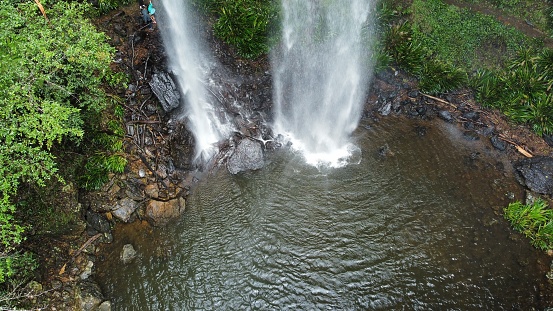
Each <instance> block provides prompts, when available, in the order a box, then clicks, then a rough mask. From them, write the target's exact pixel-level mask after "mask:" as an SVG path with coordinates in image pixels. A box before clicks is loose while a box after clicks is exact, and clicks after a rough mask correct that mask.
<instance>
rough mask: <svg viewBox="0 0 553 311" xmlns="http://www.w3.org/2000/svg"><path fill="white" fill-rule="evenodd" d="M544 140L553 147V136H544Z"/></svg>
mask: <svg viewBox="0 0 553 311" xmlns="http://www.w3.org/2000/svg"><path fill="white" fill-rule="evenodd" d="M542 137H543V140H544V141H545V143H547V144H548V145H549V146H551V147H553V135H546V134H543V136H542Z"/></svg>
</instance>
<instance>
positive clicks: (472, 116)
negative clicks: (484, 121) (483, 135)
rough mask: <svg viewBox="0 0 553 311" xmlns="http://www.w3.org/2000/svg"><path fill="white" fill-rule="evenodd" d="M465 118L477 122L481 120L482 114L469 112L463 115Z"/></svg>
mask: <svg viewBox="0 0 553 311" xmlns="http://www.w3.org/2000/svg"><path fill="white" fill-rule="evenodd" d="M463 118H465V119H468V120H472V121H476V120H478V119H480V114H479V113H478V112H476V111H468V112H465V113H463Z"/></svg>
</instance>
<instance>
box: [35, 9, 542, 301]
mask: <svg viewBox="0 0 553 311" xmlns="http://www.w3.org/2000/svg"><path fill="white" fill-rule="evenodd" d="M96 23H97V26H98V27H99V28H100V29H102V30H103V31H105V32H106V33H107V34H108V36H109V37H111V44H112V45H113V46H115V47H116V48H117V51H118V52H117V57H116V59H115V60H114V63H113V66H114V69H115V70H118V71H123V72H126V73H127V74H129V76H130V77H131V81H130V84H129V87H128V89H127V90H126V91H125V93H124V94H120V95H121V97H124V98H125V104H124V106H125V109H126V116H125V121H126V129H127V136H126V139H125V146H126V147H125V148H126V152H127V155H128V157H127V158H128V166H127V168H126V170H125V172H124V173H123V174H121V175H117V176H111V180H110V182H109V183H108V184H106V185H105V187H104V188H103V189H102V190H101V191H97V192H90V193H86V194H84V195H82V196H81V197H80V198H79V202H80V204H81V206H82V209H83V210H84V211H83V216H84V219H85V221H86V229H85V230H84V232H83V234H81V236H80V237H79V238H78V239H76V240H75V241H73V244H72V245H71V246H70V249H69V250H68V251H67V258H66V260H65V262H59V261H58V262H52V263H51V265H52V266H51V267H49V269H48V271H49V272H48V274H49V276H48V277H46V281H45V282H43V283H44V284H42V285H41V289H42V288H44V289H45V290H46V293H45V294H43V295H42V296H41V297H39V299H38V302H37V303H40V302H42V303H47V304H48V306H49V309H50V310H67V308H68V306H69V307H70V308H71V309H73V310H103V311H105V310H111V304H110V302H109V301H106V300H105V298H104V296H103V295H102V292H101V290H100V288H99V286H98V285H97V284H96V283H95V282H94V281H93V276H94V274H95V273H97V271H95V262H96V260H97V259H98V257H99V256H102V245H103V243H110V242H112V241H113V234H112V232H113V231H112V230H113V227H114V226H120V225H124V224H129V223H133V222H141V224H144V225H143V227H144V230H147V228H148V227H151V226H163V225H165V224H166V223H167V222H168V221H170V220H171V219H175V218H178V217H179V216H180V215H181V214H182V213H183V211H184V210H185V208H186V197H187V195H188V194H189V193H190V190H191V188H192V187H193V186H194V184H195V183H196V182H197V181H198V180H199V179H201V178H202V176H203V174H206V173H209V171H210V170H212V169H221V168H225V169H228V170H229V171H230V172H231V173H238V172H240V171H242V170H247V169H257V168H260V165H261V164H260V162H262V160H263V152H267V151H270V150H271V149H273V148H277V147H278V145H277V144H276V143H274V142H273V143H271V142H270V143H268V144H265V143H261V142H262V141H272V138H273V137H272V133H271V131H270V129H269V128H267V126H266V125H265V124H266V121H268V120H270V119H271V108H272V98H271V96H272V95H271V88H272V81H271V76H270V71H269V61H268V59H267V58H266V57H263V58H260V59H258V60H242V59H240V58H237V57H236V56H235V53H233V52H232V49H231V48H230V47H228V46H226V45H225V44H224V43H221V42H220V41H218V40H217V39H215V38H214V37H213V36H212V34H210V33H206V34H204V36H205V37H206V38H207V41H208V42H210V44H211V46H212V49H213V52H214V53H215V56H216V58H217V60H218V61H219V62H220V64H221V70H220V71H218V72H216V73H213V79H214V83H215V84H216V85H219V86H220V89H217V92H214V93H213V94H212V95H213V98H214V100H217V101H219V103H220V104H221V105H222V106H224V109H225V110H226V111H230V112H232V113H235V118H234V120H233V121H234V123H235V125H236V128H237V129H239V130H238V131H236V133H235V134H234V136H233V137H231V138H230V139H228V140H227V141H225V142H222V143H221V145H220V149H221V150H222V152H221V153H220V154H219V155H218V156H217V157H216V158H214V159H212V161H211V163H209V165H208V166H206V167H196V166H195V165H194V164H193V163H192V161H191V158H192V155H193V150H194V139H193V137H192V135H191V134H190V132H189V131H188V130H187V129H186V124H185V123H184V122H183V120H181V119H179V118H178V116H177V115H178V113H177V111H178V109H177V108H178V103H179V97H178V96H179V95H178V90H177V88H176V87H175V86H174V83H172V82H171V74H170V73H169V72H168V70H167V63H166V62H167V55H166V54H165V52H164V49H163V46H162V43H161V36H160V34H159V31H160V30H162V29H155V30H154V31H149V30H147V29H141V24H140V14H139V12H138V9H137V8H135V6H134V5H133V6H129V7H126V8H123V9H121V10H117V11H115V12H112V13H111V14H109V15H107V16H104V17H102V18H101V19H100V20H98V21H96ZM160 27H162V26H160ZM167 95H170V96H167ZM175 103H177V104H175ZM237 105H238V106H239V108H240V111H241V113H240V114H239V113H238V111H237V109H238V106H237ZM392 115H396V116H403V117H407V118H418V119H423V120H431V121H432V122H450V123H456V124H458V126H459V127H461V128H462V129H463V131H464V137H465V139H467V140H481V141H484V142H485V143H486V144H487V145H488V146H489V148H495V149H497V150H500V151H501V152H502V153H503V154H504V155H505V157H506V158H507V159H508V160H509V162H510V163H512V164H513V169H516V170H517V171H518V172H519V173H520V174H518V176H522V177H523V178H522V179H521V180H520V181H521V182H524V183H525V184H526V185H527V186H528V185H531V184H533V181H529V179H528V178H532V177H536V175H539V174H538V173H536V171H535V170H531V168H532V167H534V168H535V167H536V166H537V164H535V163H534V162H532V161H534V160H525V159H529V156H533V158H537V159H547V160H545V161H546V163H550V162H551V161H553V160H551V158H550V157H551V156H552V155H553V148H552V147H551V146H550V145H548V144H547V143H546V142H545V141H544V139H542V138H541V137H538V136H537V135H535V134H534V133H532V132H531V131H530V130H529V129H528V128H526V127H523V126H516V125H512V124H511V123H510V122H508V121H507V119H506V118H505V117H504V116H503V115H501V114H500V113H499V112H497V111H493V110H489V109H484V108H482V107H480V106H479V105H478V104H477V103H476V102H475V101H474V98H473V96H472V94H471V93H470V92H469V91H460V92H458V93H455V94H448V95H446V96H445V97H443V98H442V97H440V98H438V97H434V96H430V95H428V94H423V93H421V92H420V91H419V90H418V89H417V82H416V81H415V80H414V79H413V78H411V77H409V76H408V75H406V74H404V73H402V72H401V71H397V70H394V69H391V68H390V69H388V70H385V71H383V72H381V73H378V74H377V75H375V77H374V79H373V81H372V84H371V88H370V94H369V96H368V97H367V101H366V104H365V109H364V112H363V118H367V119H370V120H372V121H374V122H385V119H386V117H388V116H392ZM242 149H244V150H245V151H244V155H248V154H250V155H251V154H252V153H254V154H255V155H256V156H255V157H253V158H254V159H253V160H251V159H247V160H248V161H249V160H251V163H250V162H244V161H243V159H242V158H240V157H237V158H238V159H236V158H235V159H234V160H233V158H232V157H233V155H235V154H237V153H236V152H238V151H240V150H242ZM237 150H238V151H237ZM252 150H253V151H252ZM536 156H538V157H536ZM234 162H236V164H232V163H234ZM227 163H231V166H230V167H227V166H226V165H227ZM548 165H549V164H548ZM546 166H547V165H546ZM540 169H541V172H542V173H543V172H546V171H545V170H547V169H549V170H550V172H552V173H553V164H550V165H549V166H548V167H545V168H544V167H540ZM528 172H530V173H528ZM547 174H548V173H543V174H542V175H540V176H542V177H543V176H548V175H547ZM528 176H530V177H528ZM540 176H537V177H538V178H539V177H540ZM546 179H547V178H546ZM543 182H547V180H544V181H543ZM543 187H545V188H543ZM532 188H533V190H534V191H535V192H538V194H536V195H539V193H541V194H545V195H551V194H553V186H543V183H542V184H540V186H536V187H532ZM132 259H133V249H132V246H125V247H124V249H122V250H121V260H122V262H121V263H117V264H125V263H126V262H129V261H132ZM62 264H63V265H62ZM114 264H115V263H114ZM39 285H40V284H39Z"/></svg>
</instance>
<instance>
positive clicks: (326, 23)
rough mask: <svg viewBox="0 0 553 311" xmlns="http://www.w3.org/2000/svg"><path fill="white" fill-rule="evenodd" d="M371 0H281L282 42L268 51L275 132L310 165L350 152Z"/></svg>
mask: <svg viewBox="0 0 553 311" xmlns="http://www.w3.org/2000/svg"><path fill="white" fill-rule="evenodd" d="M371 11H372V0H332V1H307V0H286V1H282V13H283V21H282V22H283V25H282V26H283V27H282V42H281V45H280V48H278V49H276V51H274V52H273V54H272V65H273V79H274V100H275V107H276V111H275V126H274V127H275V128H274V129H275V132H277V133H280V134H283V135H284V136H286V137H289V138H290V139H291V140H292V142H293V146H294V148H296V149H299V150H301V151H302V153H303V155H304V157H305V158H306V160H307V162H308V163H310V164H314V165H320V164H324V165H330V166H336V165H341V164H342V161H343V160H344V158H347V157H348V156H349V155H350V154H351V152H352V145H351V144H350V143H349V142H348V141H349V137H350V134H351V133H352V132H353V130H354V129H355V128H356V127H357V124H358V122H359V119H360V116H361V110H362V105H363V100H364V98H365V95H366V88H367V85H368V80H369V79H370V77H371V75H372V73H371V68H370V67H371V66H370V65H369V62H368V61H367V58H368V56H369V51H370V42H369V38H370V37H371V36H370V33H371V31H372V27H370V22H371V18H370V14H371Z"/></svg>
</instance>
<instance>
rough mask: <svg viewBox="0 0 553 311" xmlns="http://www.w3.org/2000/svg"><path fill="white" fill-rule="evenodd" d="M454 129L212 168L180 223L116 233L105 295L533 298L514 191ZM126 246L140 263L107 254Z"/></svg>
mask: <svg viewBox="0 0 553 311" xmlns="http://www.w3.org/2000/svg"><path fill="white" fill-rule="evenodd" d="M461 136H462V135H461V133H460V132H459V131H458V130H457V129H456V128H455V127H454V126H453V125H447V124H445V123H444V124H441V125H432V124H430V123H421V122H415V121H412V120H407V119H403V118H398V119H395V118H388V119H386V121H385V122H382V123H377V124H370V126H369V125H368V124H367V123H366V122H364V123H363V124H362V126H361V127H360V128H359V129H358V130H357V131H356V132H355V142H356V145H357V146H359V147H360V149H361V151H362V154H361V156H360V158H359V159H358V161H357V160H356V161H352V163H350V164H349V165H347V166H345V167H342V168H338V169H328V170H326V171H325V170H322V171H321V170H318V169H316V168H314V167H312V166H309V165H306V164H305V162H304V161H303V159H302V157H301V156H300V155H296V154H294V153H292V152H290V151H288V150H284V149H283V150H279V151H277V152H276V153H274V154H270V155H268V159H269V161H268V162H269V163H268V164H267V166H266V167H265V168H264V169H263V170H260V171H255V172H248V173H245V174H240V175H237V176H232V175H230V174H228V173H227V172H226V170H220V171H219V172H217V173H215V174H214V176H211V177H208V178H205V179H204V180H202V181H201V182H200V183H199V185H198V186H197V187H196V188H195V189H194V191H193V193H192V195H191V196H190V197H189V198H188V201H187V210H186V212H185V214H184V216H183V217H182V219H181V220H179V221H177V222H175V223H174V224H171V225H170V226H168V227H166V228H161V229H155V230H141V231H139V232H138V233H137V232H136V231H135V232H131V231H132V229H128V230H127V229H125V227H120V228H119V229H118V231H116V237H115V238H116V240H117V241H118V244H117V243H116V244H113V245H110V246H109V247H110V249H107V250H106V254H107V255H106V256H107V257H106V258H107V260H106V261H105V262H103V263H102V262H101V263H100V267H99V271H102V274H101V275H99V277H100V279H101V283H102V284H103V288H104V291H105V292H106V293H107V295H108V297H107V298H109V299H111V300H112V302H113V304H114V308H113V309H114V310H518V309H520V310H529V309H531V308H532V307H540V306H541V304H540V303H541V302H540V295H542V294H543V293H542V292H540V289H539V288H540V284H542V285H543V284H545V283H546V279H545V275H544V273H545V272H544V271H541V269H540V268H541V267H543V266H548V265H549V260H548V259H547V258H546V257H545V255H543V254H541V253H540V252H537V251H535V250H533V249H532V248H531V247H530V245H529V243H528V241H527V240H525V239H521V238H520V237H519V236H518V235H517V234H513V233H512V232H511V230H510V229H509V226H508V224H507V222H506V221H505V220H503V219H502V218H501V216H498V215H496V214H500V211H501V207H503V206H505V205H506V204H507V203H508V202H509V201H510V200H511V199H510V198H509V196H512V195H514V196H515V197H517V198H518V199H520V198H521V192H522V189H521V188H520V187H519V186H518V185H516V184H515V183H514V180H513V179H512V177H511V176H509V170H510V168H507V169H503V167H504V166H505V163H503V162H501V158H500V157H497V155H496V154H494V151H493V150H489V149H486V148H484V147H482V146H477V145H476V144H478V142H467V141H464V140H463V138H462V137H461ZM381 154H385V155H384V156H383V155H381ZM357 162H358V163H357ZM506 175H507V176H506ZM127 228H132V227H127ZM129 242H130V243H133V244H134V246H135V248H136V249H137V251H138V258H137V260H136V261H135V262H133V263H132V264H129V265H127V266H123V265H121V264H116V263H114V262H116V261H117V260H118V259H117V257H118V255H119V251H120V250H121V245H122V244H124V243H129ZM110 255H111V256H113V257H112V258H111V259H109V256H110Z"/></svg>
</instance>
